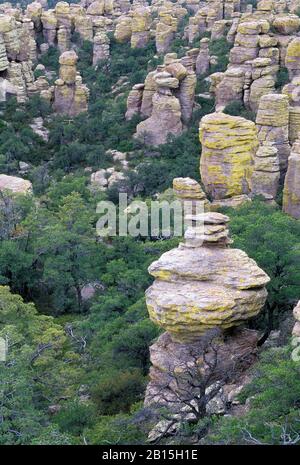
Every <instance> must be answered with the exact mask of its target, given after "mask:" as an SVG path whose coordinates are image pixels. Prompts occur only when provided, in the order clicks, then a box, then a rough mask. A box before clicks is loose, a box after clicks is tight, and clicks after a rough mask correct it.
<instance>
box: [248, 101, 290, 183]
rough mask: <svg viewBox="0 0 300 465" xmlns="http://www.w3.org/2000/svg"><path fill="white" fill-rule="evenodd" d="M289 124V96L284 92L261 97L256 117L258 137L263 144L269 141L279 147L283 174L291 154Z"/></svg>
mask: <svg viewBox="0 0 300 465" xmlns="http://www.w3.org/2000/svg"><path fill="white" fill-rule="evenodd" d="M288 125H289V100H288V97H287V96H286V95H282V94H268V95H264V96H263V97H262V98H261V99H260V102H259V108H258V112H257V117H256V126H257V129H258V139H259V142H260V144H261V145H264V144H265V143H266V142H268V143H272V144H273V145H274V147H276V148H277V151H278V157H279V163H280V171H281V173H282V174H284V173H285V172H286V169H287V160H288V157H289V154H290V145H289V133H288Z"/></svg>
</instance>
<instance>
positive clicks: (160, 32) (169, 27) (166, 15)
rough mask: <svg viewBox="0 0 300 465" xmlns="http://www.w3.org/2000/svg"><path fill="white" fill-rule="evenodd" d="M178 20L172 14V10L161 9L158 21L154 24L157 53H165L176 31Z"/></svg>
mask: <svg viewBox="0 0 300 465" xmlns="http://www.w3.org/2000/svg"><path fill="white" fill-rule="evenodd" d="M177 26H178V20H177V18H176V17H174V16H173V15H172V10H166V11H161V12H160V13H159V22H158V23H157V25H156V33H155V43H156V50H157V53H159V54H163V53H167V52H168V50H169V48H170V46H171V44H172V41H173V39H174V36H175V33H176V31H177Z"/></svg>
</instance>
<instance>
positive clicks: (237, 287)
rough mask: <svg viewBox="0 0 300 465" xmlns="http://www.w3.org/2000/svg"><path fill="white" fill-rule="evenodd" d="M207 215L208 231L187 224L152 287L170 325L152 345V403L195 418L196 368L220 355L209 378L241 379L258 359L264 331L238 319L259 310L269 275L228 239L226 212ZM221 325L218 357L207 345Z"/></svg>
mask: <svg viewBox="0 0 300 465" xmlns="http://www.w3.org/2000/svg"><path fill="white" fill-rule="evenodd" d="M201 219H202V221H203V227H202V228H201V231H200V230H195V228H191V229H188V230H187V231H186V233H185V242H184V243H183V244H180V245H179V247H178V248H177V249H173V250H170V251H169V252H166V253H165V254H163V255H162V256H161V257H160V259H159V260H157V261H156V262H154V263H152V265H150V267H149V273H150V274H151V275H152V276H154V278H155V281H154V283H153V284H152V286H151V287H150V288H149V289H148V290H147V291H146V303H147V307H148V311H149V315H150V318H151V319H152V321H154V322H155V323H156V324H158V325H159V326H161V327H163V328H164V329H165V330H166V331H167V332H165V333H163V334H162V335H161V336H160V337H159V338H158V340H157V341H156V342H155V343H154V344H153V345H152V346H151V347H150V359H151V363H152V366H151V369H150V382H149V384H148V386H147V390H146V397H145V404H146V405H147V406H150V407H151V405H153V406H157V405H159V406H160V407H161V406H166V407H167V408H168V409H169V410H170V411H171V412H173V413H174V414H178V413H179V412H181V415H182V412H186V414H187V415H190V416H189V418H192V417H193V413H192V409H190V410H189V408H187V404H186V403H184V401H182V400H181V399H182V395H183V397H184V396H185V394H184V393H186V392H189V393H190V395H189V396H188V397H189V399H192V398H193V393H192V390H193V388H192V385H191V384H189V383H188V385H186V382H187V381H186V380H187V379H189V376H190V374H191V372H192V371H193V368H195V369H197V371H198V372H201V373H202V375H201V376H205V374H206V373H207V372H209V370H211V366H209V365H208V364H207V360H208V359H210V360H211V361H212V360H214V362H215V365H214V370H213V371H212V372H211V373H210V378H209V380H210V381H209V383H208V384H207V386H206V388H207V389H210V386H211V385H213V383H216V382H217V383H218V382H219V381H220V380H222V381H223V382H224V383H225V384H226V383H229V384H230V383H232V382H236V379H239V378H240V377H241V375H242V374H243V373H244V372H245V370H246V369H247V368H248V367H249V366H250V365H251V363H253V362H254V360H255V357H256V351H257V348H256V347H257V341H258V333H257V332H256V331H251V330H247V329H243V328H240V327H239V326H240V325H241V324H242V323H243V322H245V321H246V320H247V319H249V318H251V317H253V316H255V315H257V314H258V313H259V312H260V310H261V309H262V307H263V305H264V303H265V300H266V297H267V291H266V288H265V286H266V284H267V283H268V282H269V277H268V276H267V275H266V274H265V273H264V272H263V271H262V270H261V269H260V268H259V267H258V266H257V264H256V263H255V262H254V260H252V259H250V258H249V257H248V256H247V254H246V253H245V252H242V251H241V250H238V249H231V248H229V247H228V245H229V244H230V242H231V241H230V239H229V234H228V222H229V218H228V217H227V216H225V215H222V214H220V213H204V214H202V215H201ZM232 327H236V328H235V329H234V330H231V331H230V332H228V329H229V328H232ZM214 328H218V329H219V333H218V334H217V335H216V336H215V343H214V346H213V347H216V344H217V345H218V356H217V358H215V359H214V352H213V348H212V347H210V348H207V347H206V349H205V352H204V348H203V347H204V345H205V340H206V338H207V334H208V333H209V332H210V331H212V330H213V329H214ZM204 354H205V355H204ZM233 367H234V370H233ZM185 372H186V373H188V374H187V377H186V376H184V373H185ZM224 373H226V376H224ZM176 374H177V375H180V376H179V377H178V378H177V380H176ZM225 378H226V381H225ZM217 391H218V390H217ZM206 392H207V391H205V393H206ZM197 395H199V393H198V394H197Z"/></svg>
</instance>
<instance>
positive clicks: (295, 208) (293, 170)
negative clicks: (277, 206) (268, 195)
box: [283, 139, 300, 219]
mask: <svg viewBox="0 0 300 465" xmlns="http://www.w3.org/2000/svg"><path fill="white" fill-rule="evenodd" d="M283 211H284V212H285V213H287V214H288V215H290V216H292V217H294V218H296V219H300V140H299V139H298V140H297V141H296V142H295V143H294V145H293V147H292V151H291V155H290V157H289V160H288V170H287V173H286V177H285V181H284V189H283Z"/></svg>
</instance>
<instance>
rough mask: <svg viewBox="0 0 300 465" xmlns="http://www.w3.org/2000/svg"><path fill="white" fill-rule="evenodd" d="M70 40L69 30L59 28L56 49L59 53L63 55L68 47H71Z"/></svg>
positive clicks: (63, 27)
mask: <svg viewBox="0 0 300 465" xmlns="http://www.w3.org/2000/svg"><path fill="white" fill-rule="evenodd" d="M70 38H71V33H70V30H69V29H68V28H66V27H65V26H60V28H59V30H58V32H57V47H58V49H59V51H60V53H64V52H66V51H67V50H69V49H70V45H71V43H70Z"/></svg>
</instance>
